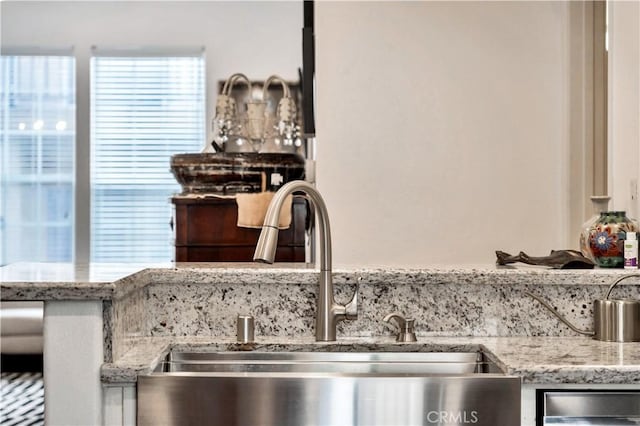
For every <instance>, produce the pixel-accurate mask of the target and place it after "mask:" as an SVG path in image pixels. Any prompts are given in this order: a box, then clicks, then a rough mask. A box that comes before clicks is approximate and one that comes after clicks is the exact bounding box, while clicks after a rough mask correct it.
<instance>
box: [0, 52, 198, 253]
mask: <svg viewBox="0 0 640 426" xmlns="http://www.w3.org/2000/svg"><path fill="white" fill-rule="evenodd" d="M0 54H2V55H7V56H10V55H18V56H20V55H25V56H29V55H33V56H37V55H40V56H58V55H61V56H71V57H73V58H74V59H75V71H74V73H75V95H76V111H75V123H76V128H75V149H74V159H73V161H74V169H75V176H74V183H73V188H74V189H73V196H72V199H73V207H72V208H73V215H74V226H73V238H72V247H71V262H72V263H75V264H80V265H86V264H89V263H90V262H91V168H90V165H91V58H92V57H93V56H96V55H102V56H114V55H121V56H127V55H129V56H202V57H203V60H204V68H205V70H204V75H205V79H204V99H203V102H204V103H205V105H204V111H205V120H204V121H203V123H202V126H203V129H204V133H205V137H206V136H207V135H208V128H207V127H208V126H207V120H206V114H208V113H209V110H208V99H209V96H208V90H207V78H206V75H207V60H206V59H207V58H206V51H205V47H204V46H195V47H194V46H180V47H165V46H137V47H135V48H120V47H115V48H112V47H104V48H103V47H100V48H98V47H95V46H92V48H91V49H77V48H74V47H73V46H4V45H3V46H2V51H1V52H0ZM204 143H205V141H203V146H204ZM168 222H169V218H167V227H169V224H168Z"/></svg>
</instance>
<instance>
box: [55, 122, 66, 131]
mask: <svg viewBox="0 0 640 426" xmlns="http://www.w3.org/2000/svg"><path fill="white" fill-rule="evenodd" d="M66 128H67V122H66V121H63V120H61V121H58V122H57V123H56V130H60V131H62V130H65V129H66Z"/></svg>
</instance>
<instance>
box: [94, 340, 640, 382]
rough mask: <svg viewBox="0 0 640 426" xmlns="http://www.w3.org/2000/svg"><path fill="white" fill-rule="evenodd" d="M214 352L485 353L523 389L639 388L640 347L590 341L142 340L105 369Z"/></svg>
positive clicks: (130, 373) (112, 374) (124, 377)
mask: <svg viewBox="0 0 640 426" xmlns="http://www.w3.org/2000/svg"><path fill="white" fill-rule="evenodd" d="M171 349H173V350H179V351H193V352H216V351H233V350H248V349H251V350H258V351H313V350H316V351H317V350H327V351H347V352H350V351H358V350H360V351H362V350H364V351H373V350H383V351H394V350H396V351H416V352H418V351H421V352H427V351H436V352H446V351H476V350H482V351H484V352H486V353H487V355H488V356H489V358H490V359H491V360H492V361H494V362H495V363H496V364H497V365H498V366H499V367H500V368H501V369H502V370H503V371H504V372H505V373H506V374H509V375H517V376H521V377H522V380H523V383H525V384H527V383H532V384H558V383H589V384H601V383H606V384H640V343H612V342H599V341H596V340H593V339H589V338H586V337H571V338H567V337H428V338H423V337H418V342H416V343H396V342H395V340H393V339H392V338H391V337H380V338H339V339H338V341H337V342H331V343H324V342H315V341H313V339H311V338H309V339H296V340H293V341H292V340H291V339H284V338H268V339H262V340H259V339H258V340H256V343H255V344H253V345H241V344H238V343H236V342H235V341H234V340H233V339H220V338H217V339H214V338H207V337H172V338H170V337H149V338H142V339H140V340H139V341H138V342H137V343H136V344H135V345H133V348H132V349H131V350H130V351H129V352H127V353H126V354H125V355H124V356H122V357H121V358H120V359H119V360H117V362H115V363H108V364H104V365H103V366H102V369H101V376H102V381H103V382H105V383H114V384H115V383H119V384H123V383H132V382H135V381H136V380H137V376H138V374H147V373H149V372H151V371H152V369H153V368H154V367H155V366H156V365H157V364H158V362H160V361H161V360H162V359H163V358H164V356H165V355H166V354H167V353H168V352H169V350H171Z"/></svg>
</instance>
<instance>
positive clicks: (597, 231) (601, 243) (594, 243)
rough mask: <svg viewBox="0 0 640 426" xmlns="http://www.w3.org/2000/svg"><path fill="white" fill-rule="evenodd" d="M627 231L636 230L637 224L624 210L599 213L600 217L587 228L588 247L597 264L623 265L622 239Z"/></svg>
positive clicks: (608, 266)
mask: <svg viewBox="0 0 640 426" xmlns="http://www.w3.org/2000/svg"><path fill="white" fill-rule="evenodd" d="M627 232H637V226H636V224H635V223H634V222H633V221H632V220H630V219H629V218H628V217H627V215H626V213H625V212H623V211H611V212H602V213H600V217H599V218H598V220H597V221H596V223H594V224H593V225H592V226H591V229H590V230H589V248H590V249H591V253H592V254H593V258H594V260H595V262H596V264H597V265H598V266H600V267H601V268H622V267H623V266H624V239H625V235H626V233H627Z"/></svg>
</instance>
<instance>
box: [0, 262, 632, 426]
mask: <svg viewBox="0 0 640 426" xmlns="http://www.w3.org/2000/svg"><path fill="white" fill-rule="evenodd" d="M627 273H628V271H627ZM624 274H625V271H623V270H600V269H596V270H587V271H575V270H574V271H559V270H548V269H545V268H536V267H517V268H498V267H494V266H460V267H458V266H443V267H428V268H423V269H399V268H384V267H381V268H366V269H349V270H336V271H335V272H334V281H335V283H336V289H337V295H336V298H337V299H338V300H344V299H346V298H347V297H348V296H349V295H351V294H352V293H353V291H354V290H355V288H356V287H358V288H359V292H360V307H359V318H358V319H357V320H355V321H350V322H347V323H342V324H340V326H339V328H338V341H337V342H335V343H316V342H314V341H313V337H312V336H313V327H314V314H315V313H314V309H315V302H314V299H315V293H316V291H317V279H318V272H317V271H314V270H313V269H309V268H307V267H305V266H304V265H289V264H277V265H275V266H262V265H255V264H237V263H234V264H192V263H187V264H170V265H84V266H82V265H55V264H52V265H46V264H21V265H10V266H7V267H3V268H0V281H1V285H2V288H1V291H2V293H1V294H2V300H43V301H44V302H45V349H44V351H45V354H44V355H45V391H46V398H47V404H46V406H47V408H46V418H47V422H48V423H49V424H71V423H73V424H132V423H134V422H135V382H136V378H137V376H138V374H145V373H147V372H149V371H151V369H153V367H154V366H155V364H157V363H158V362H159V361H160V360H161V359H162V357H163V356H164V355H166V353H167V352H168V351H169V350H171V349H176V348H178V349H181V348H182V349H185V348H188V349H190V350H199V351H215V350H220V349H229V348H231V349H233V348H234V346H235V345H236V344H235V343H234V340H235V319H236V316H237V315H238V314H250V315H253V316H254V317H255V320H256V345H257V347H258V349H260V348H261V349H263V350H283V349H286V350H292V349H295V350H305V349H313V348H315V349H317V348H318V345H339V346H340V350H346V351H348V350H354V348H357V349H359V350H362V349H363V348H364V349H380V348H381V347H383V348H384V349H386V350H388V349H389V348H390V347H398V346H400V347H401V349H402V350H420V351H431V350H434V351H446V350H461V349H462V348H467V349H471V350H476V349H481V350H483V351H484V352H486V353H487V354H489V355H490V356H491V357H493V359H494V361H495V362H496V363H497V364H498V365H499V366H500V367H501V368H502V369H503V370H504V371H505V372H506V373H507V374H513V375H518V376H521V377H522V380H523V407H522V416H523V425H532V424H534V423H533V422H534V415H535V413H534V407H535V389H536V388H567V387H568V388H572V389H573V388H581V387H585V386H588V387H590V388H596V389H597V388H601V389H602V388H606V389H637V388H638V387H639V386H640V343H624V344H623V343H609V342H599V341H595V340H592V339H589V338H587V337H583V336H582V337H579V335H577V334H576V333H574V332H572V331H571V330H569V329H568V328H566V327H565V326H564V325H561V324H559V323H558V322H557V320H556V319H555V318H553V317H552V316H551V315H550V314H549V313H548V312H546V311H545V310H543V309H542V308H541V307H540V306H539V305H538V304H537V302H535V301H533V300H532V299H530V298H528V297H527V296H526V295H525V294H524V292H525V291H530V292H534V293H537V294H540V295H542V296H544V297H546V298H547V299H549V301H550V303H551V304H552V305H553V306H554V307H556V308H557V309H558V311H559V312H561V313H562V314H563V315H565V316H567V317H568V318H569V320H571V321H573V322H574V323H575V324H576V325H577V326H578V327H581V328H585V329H586V328H590V327H591V326H592V316H593V313H592V306H591V304H592V301H593V300H594V299H596V298H601V297H603V294H604V292H605V290H606V288H607V286H608V285H609V284H610V283H611V282H613V281H614V280H615V279H616V278H618V277H620V276H622V275H624ZM639 289H640V278H639V279H637V280H636V279H630V280H627V281H625V282H624V284H621V286H620V288H619V289H616V294H614V297H630V298H638V297H639V293H640V292H639ZM396 311H397V312H400V313H402V314H404V315H406V316H410V317H413V318H415V320H416V334H417V336H418V342H417V343H403V344H398V343H396V342H395V341H394V339H393V338H392V336H391V332H390V331H389V330H388V329H387V328H386V327H384V326H383V324H382V321H381V319H382V318H383V317H384V316H385V315H386V314H388V313H390V312H396ZM398 350H400V349H398ZM60 389H64V392H59V391H58V390H60ZM79 401H81V402H79ZM69 406H73V407H77V408H78V409H77V410H74V412H73V413H70V412H69V411H70V410H68V407H69Z"/></svg>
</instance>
